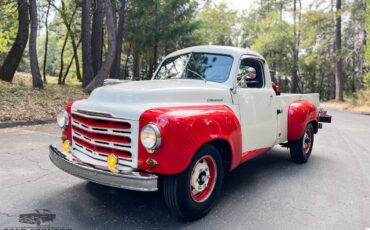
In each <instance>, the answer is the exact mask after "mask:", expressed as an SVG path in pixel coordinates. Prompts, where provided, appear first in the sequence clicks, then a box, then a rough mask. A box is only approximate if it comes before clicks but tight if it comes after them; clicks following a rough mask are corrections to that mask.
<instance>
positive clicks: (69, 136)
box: [50, 46, 331, 220]
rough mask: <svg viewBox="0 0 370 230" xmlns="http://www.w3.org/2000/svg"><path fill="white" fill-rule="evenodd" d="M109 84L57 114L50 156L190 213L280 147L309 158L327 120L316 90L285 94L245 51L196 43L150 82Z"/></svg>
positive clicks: (206, 206) (68, 168)
mask: <svg viewBox="0 0 370 230" xmlns="http://www.w3.org/2000/svg"><path fill="white" fill-rule="evenodd" d="M112 82H113V83H115V84H110V85H109V84H108V85H106V86H103V87H100V88H98V89H96V90H94V91H93V92H92V93H91V95H90V97H89V98H88V99H86V100H79V101H74V102H70V103H68V104H67V105H66V106H65V110H63V111H62V112H60V113H59V115H58V118H57V121H58V125H59V126H60V127H61V128H62V143H63V144H62V146H63V147H62V149H61V150H58V149H57V148H56V147H55V146H54V145H51V146H50V159H51V161H52V162H53V163H54V164H55V165H56V166H57V167H59V168H60V169H62V170H64V171H65V172H67V173H70V174H72V175H75V176H77V177H80V178H83V179H86V180H89V181H92V182H94V183H98V184H103V185H107V186H112V187H118V188H123V189H131V190H137V191H157V190H158V189H159V190H162V192H163V194H164V200H165V202H166V204H167V206H168V207H169V209H170V210H171V212H172V213H174V214H175V215H177V216H178V217H180V218H182V219H185V220H194V219H197V218H200V217H202V216H204V215H205V214H207V213H208V212H209V211H210V209H211V208H212V206H213V205H214V203H215V201H216V199H217V197H218V195H219V194H220V191H221V187H222V182H223V179H224V174H225V173H226V172H230V171H232V170H234V169H235V168H236V167H238V165H240V164H242V163H243V162H246V161H248V160H250V159H252V158H254V157H256V156H258V155H260V154H262V153H265V152H267V151H268V150H269V149H271V148H272V147H274V146H275V145H277V144H281V145H283V146H285V147H288V148H290V155H291V158H292V160H293V161H294V162H296V163H304V162H306V161H307V160H308V158H309V157H310V155H311V151H312V146H313V143H314V134H315V133H317V132H318V129H319V128H321V127H322V123H321V122H331V116H330V115H327V114H326V112H325V111H323V110H320V109H319V95H318V94H283V93H282V94H280V90H279V88H278V86H277V85H276V84H274V83H273V82H272V81H271V78H270V73H269V68H268V65H267V63H266V61H265V59H264V58H263V57H262V56H261V55H259V54H258V53H256V52H253V51H251V50H248V49H242V48H235V47H224V46H196V47H190V48H186V49H182V50H179V51H176V52H174V53H171V54H170V55H168V56H167V57H165V58H164V60H163V61H162V63H161V64H160V65H159V67H158V69H157V70H156V72H155V74H154V75H153V77H152V79H151V80H147V81H135V82H119V81H112ZM112 82H109V81H108V83H112ZM241 180H242V178H241Z"/></svg>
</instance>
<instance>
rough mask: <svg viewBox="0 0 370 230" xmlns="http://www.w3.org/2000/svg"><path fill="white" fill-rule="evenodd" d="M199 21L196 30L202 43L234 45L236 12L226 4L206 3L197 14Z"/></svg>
mask: <svg viewBox="0 0 370 230" xmlns="http://www.w3.org/2000/svg"><path fill="white" fill-rule="evenodd" d="M197 16H198V20H199V21H200V22H201V25H200V28H199V30H198V31H197V33H198V36H200V37H201V38H202V39H203V42H204V43H207V44H213V45H233V44H234V45H235V43H236V40H235V39H236V37H237V36H235V32H234V31H235V29H234V26H235V24H236V21H237V12H236V11H235V10H232V9H229V8H228V6H227V4H225V3H221V4H218V5H212V4H207V5H206V6H205V7H204V8H203V10H202V11H201V12H200V13H199V14H198V15H197Z"/></svg>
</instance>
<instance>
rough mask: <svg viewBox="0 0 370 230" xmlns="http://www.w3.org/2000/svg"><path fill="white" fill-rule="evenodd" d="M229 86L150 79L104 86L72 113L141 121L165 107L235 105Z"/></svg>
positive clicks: (76, 105)
mask: <svg viewBox="0 0 370 230" xmlns="http://www.w3.org/2000/svg"><path fill="white" fill-rule="evenodd" d="M230 100H231V95H230V90H229V88H228V87H227V86H225V85H223V84H219V83H214V82H204V81H201V80H185V79H181V80H149V81H135V82H128V83H121V84H116V85H109V86H104V87H100V88H98V89H96V90H94V91H93V92H92V94H91V95H90V97H89V98H88V99H86V100H82V101H77V102H76V103H74V104H73V106H72V110H74V111H75V110H77V109H81V110H88V111H93V112H102V113H109V114H111V115H112V116H113V117H117V118H125V119H130V120H138V119H139V117H140V115H141V114H142V112H144V111H145V110H147V109H150V108H155V107H164V106H181V105H184V106H185V105H200V104H203V105H204V104H231V101H230Z"/></svg>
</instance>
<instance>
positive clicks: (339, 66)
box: [335, 0, 344, 101]
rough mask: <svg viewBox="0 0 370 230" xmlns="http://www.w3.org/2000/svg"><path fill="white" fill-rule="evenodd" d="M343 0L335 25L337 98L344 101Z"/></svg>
mask: <svg viewBox="0 0 370 230" xmlns="http://www.w3.org/2000/svg"><path fill="white" fill-rule="evenodd" d="M341 8H342V2H341V0H337V4H336V16H337V18H336V27H335V47H336V55H335V56H336V65H335V86H336V87H335V100H336V101H344V97H343V76H342V75H343V70H342V65H343V58H342V53H341V51H342V31H341V29H342V19H341V12H340V10H341Z"/></svg>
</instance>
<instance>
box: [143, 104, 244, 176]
mask: <svg viewBox="0 0 370 230" xmlns="http://www.w3.org/2000/svg"><path fill="white" fill-rule="evenodd" d="M148 123H153V124H155V125H157V126H158V128H159V129H160V132H161V146H160V147H159V148H158V149H157V150H156V152H155V153H154V154H150V153H148V151H147V150H146V149H145V148H144V146H143V145H142V144H141V142H140V140H139V148H138V150H139V152H138V156H139V159H138V168H139V169H143V170H146V171H150V172H154V173H158V174H176V173H180V172H182V171H184V170H185V169H186V168H187V167H188V165H189V164H190V162H191V160H192V158H193V156H194V154H195V153H196V152H197V150H198V149H199V148H200V147H201V146H202V145H203V144H204V143H207V142H209V141H211V140H215V139H223V140H226V141H227V142H228V143H229V145H230V147H231V165H230V170H231V169H233V168H235V167H236V166H237V165H238V163H239V162H240V157H241V151H242V146H241V145H242V141H241V140H242V139H241V138H242V137H241V128H240V124H239V120H238V119H237V117H236V116H235V114H234V112H233V111H232V110H231V109H230V108H229V107H227V106H224V105H210V106H176V107H161V108H154V109H149V110H147V111H145V112H144V113H143V114H142V115H141V117H140V125H139V127H140V130H141V129H142V128H143V127H144V126H145V125H146V124H148ZM148 158H152V159H154V160H155V161H157V163H158V164H157V166H156V167H155V168H150V167H148V165H147V164H146V160H147V159H148Z"/></svg>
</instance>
